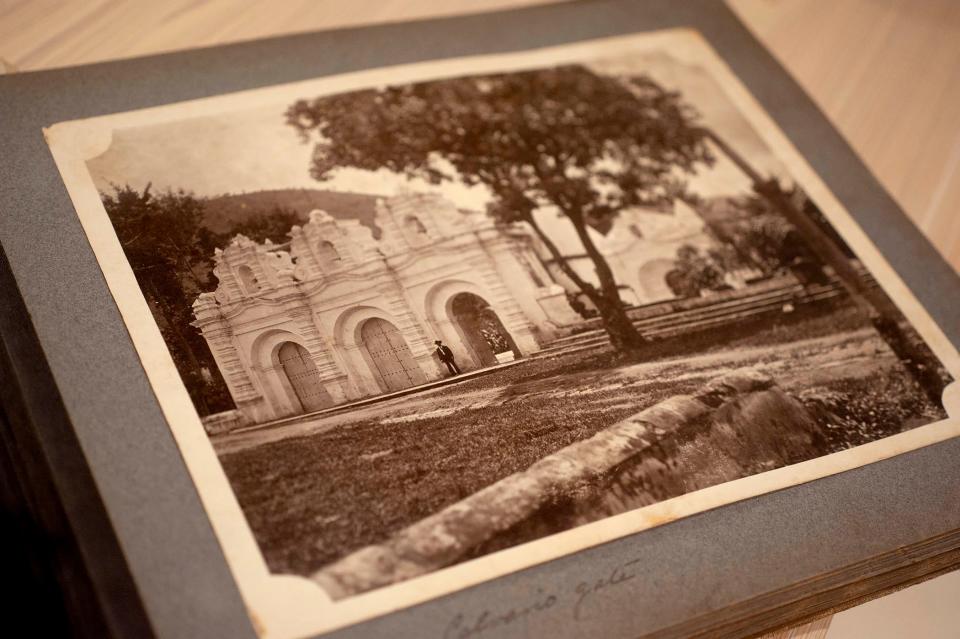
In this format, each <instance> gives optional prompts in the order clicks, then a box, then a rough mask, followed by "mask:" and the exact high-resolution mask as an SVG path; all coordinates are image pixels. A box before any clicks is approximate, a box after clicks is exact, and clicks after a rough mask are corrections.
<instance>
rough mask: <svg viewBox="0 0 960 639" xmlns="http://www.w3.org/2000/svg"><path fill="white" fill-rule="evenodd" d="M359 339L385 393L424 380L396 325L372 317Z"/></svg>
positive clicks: (361, 331) (366, 323)
mask: <svg viewBox="0 0 960 639" xmlns="http://www.w3.org/2000/svg"><path fill="white" fill-rule="evenodd" d="M360 338H361V339H362V340H363V347H364V348H365V349H366V351H367V354H368V355H369V356H370V360H371V361H372V362H373V365H374V367H375V368H376V369H377V372H378V373H379V374H380V378H381V379H382V380H383V383H384V385H385V386H386V390H387V391H388V392H389V391H395V390H400V389H402V388H408V387H410V386H414V385H416V384H420V383H422V382H423V381H424V378H423V372H422V371H421V370H420V366H419V365H417V361H416V360H415V359H414V358H413V353H412V352H411V351H410V347H409V346H408V345H407V342H406V340H404V339H403V336H402V335H401V334H400V331H399V330H397V327H396V326H394V325H393V324H391V323H390V322H388V321H386V320H383V319H380V318H378V317H375V318H373V319H370V320H367V321H366V322H365V323H364V325H363V328H361V329H360Z"/></svg>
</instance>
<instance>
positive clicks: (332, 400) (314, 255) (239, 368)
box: [193, 193, 712, 428]
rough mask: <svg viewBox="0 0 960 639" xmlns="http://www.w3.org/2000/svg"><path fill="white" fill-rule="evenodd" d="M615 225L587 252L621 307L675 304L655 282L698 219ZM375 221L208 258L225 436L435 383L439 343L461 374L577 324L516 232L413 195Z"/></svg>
mask: <svg viewBox="0 0 960 639" xmlns="http://www.w3.org/2000/svg"><path fill="white" fill-rule="evenodd" d="M621 217H622V220H618V222H617V223H616V225H615V227H614V228H613V229H612V230H611V231H610V232H609V233H608V234H607V235H606V236H599V237H598V245H599V246H600V247H601V250H602V251H603V252H604V253H605V254H606V255H607V258H608V260H609V261H610V263H611V266H612V267H613V269H614V273H615V275H616V277H617V278H618V281H620V282H622V283H625V286H624V290H625V293H626V294H625V295H624V300H625V301H626V302H628V303H632V304H642V303H647V302H652V301H656V300H658V299H665V298H667V297H670V296H672V294H671V293H670V292H669V289H666V288H665V285H664V284H663V282H662V279H663V275H665V273H666V270H668V268H667V267H668V266H671V265H672V261H671V260H670V256H673V255H675V254H676V249H677V248H678V247H679V246H680V245H682V244H684V243H685V244H691V245H695V246H702V245H706V244H707V243H709V242H711V241H712V240H711V239H710V237H709V235H708V233H707V232H706V230H705V228H704V224H703V222H702V220H700V219H699V217H698V216H696V214H695V213H692V216H691V215H690V214H689V212H685V211H681V212H680V214H679V215H677V214H676V212H675V214H674V215H663V214H661V213H650V212H646V213H645V212H642V211H637V212H628V213H625V214H624V215H623V216H621ZM552 218H553V219H554V220H555V221H553V222H551V221H550V220H545V223H546V224H545V228H546V229H548V232H549V233H550V234H551V239H554V240H555V242H556V243H557V244H558V245H560V246H561V247H562V248H563V250H564V254H566V255H569V256H570V259H571V263H572V264H574V265H575V268H578V270H582V271H583V272H584V275H585V276H586V277H588V278H589V279H593V277H594V276H593V274H592V268H590V267H589V265H588V264H586V263H584V262H583V260H582V259H580V258H579V257H578V255H577V253H578V252H582V247H581V248H579V249H578V247H577V245H576V244H574V243H573V242H570V241H568V238H567V237H566V235H565V234H566V233H567V230H566V229H565V228H564V227H563V225H562V223H563V222H565V220H561V218H559V217H557V216H556V215H553V216H552ZM374 224H375V227H376V228H375V229H374V228H371V227H369V226H366V225H364V224H361V223H360V222H359V221H357V220H349V219H348V220H344V219H339V220H337V219H334V218H333V217H331V216H330V215H328V214H327V213H325V212H323V211H313V212H312V213H311V214H310V217H309V221H307V222H306V223H305V224H303V225H302V226H294V227H293V228H292V229H291V231H290V233H289V237H290V241H289V242H288V243H286V244H282V245H277V244H273V243H271V242H270V241H269V240H267V241H266V242H264V243H257V242H254V241H252V240H250V239H248V238H246V237H243V236H237V237H235V238H234V239H233V241H232V242H231V243H230V245H229V246H227V247H226V248H224V249H222V250H220V249H218V250H217V251H216V254H215V256H214V264H215V266H214V270H213V272H214V275H215V276H216V277H217V279H218V281H219V284H218V287H217V289H216V291H214V292H212V293H203V294H201V295H200V296H199V297H198V298H197V300H196V301H195V302H194V305H193V311H194V316H195V318H196V320H195V322H194V326H196V327H197V328H198V329H199V330H200V331H201V333H202V335H203V337H204V338H205V340H206V341H207V343H208V345H209V347H210V350H211V352H212V353H213V356H214V359H215V360H216V362H217V365H218V367H219V369H220V372H221V373H222V375H223V378H224V380H225V382H226V384H227V387H228V389H229V391H230V394H231V396H232V397H233V399H234V402H235V404H236V406H237V413H234V414H233V416H232V417H231V422H232V423H231V425H230V427H235V426H236V425H239V423H243V424H258V423H264V422H269V421H272V420H276V419H281V418H284V417H288V416H293V415H298V414H303V413H310V412H314V411H318V410H323V409H325V408H328V407H332V406H335V405H338V404H343V403H347V402H351V401H354V400H358V399H361V398H364V397H369V396H373V395H379V394H384V393H390V392H394V391H398V390H402V389H404V388H409V387H412V386H417V385H420V384H423V383H426V382H428V381H430V380H435V379H439V378H441V377H443V376H445V375H446V372H445V369H444V370H442V364H441V363H440V362H439V361H438V359H437V358H436V356H435V355H434V345H433V342H434V340H437V339H439V340H442V341H443V342H444V343H445V344H447V345H448V346H449V347H450V348H451V349H452V350H453V352H454V354H455V356H456V360H457V362H458V364H459V365H460V366H461V368H463V369H465V370H470V369H474V368H479V367H484V366H489V365H492V364H496V363H498V362H505V361H509V360H512V359H515V358H519V357H524V356H527V355H530V354H532V353H535V352H536V351H538V350H539V349H540V348H541V345H542V344H545V343H547V342H549V341H550V340H551V339H553V338H554V337H556V336H557V335H558V333H560V332H563V330H564V328H566V327H569V326H571V325H573V324H576V323H577V322H579V321H580V320H581V318H580V317H579V316H578V315H577V314H576V313H575V312H574V311H573V309H572V308H571V307H570V305H569V303H568V302H567V291H568V290H570V288H571V287H570V285H569V283H567V282H565V281H564V279H563V277H562V274H559V272H558V269H557V268H556V265H552V264H551V263H550V260H549V256H548V254H547V253H546V251H545V250H544V249H543V247H542V246H540V244H539V242H538V241H537V239H536V237H535V236H534V235H533V234H532V233H530V232H528V231H527V230H526V229H524V228H515V229H508V230H504V229H502V228H497V227H496V226H495V225H494V223H493V221H492V220H491V219H490V218H489V217H488V216H487V215H486V214H484V213H481V212H471V211H463V210H460V209H457V208H456V207H455V206H454V205H453V204H452V203H451V202H449V201H446V200H445V199H443V198H442V197H441V196H439V195H436V194H423V193H403V194H399V195H396V196H393V197H390V198H385V199H381V200H378V201H377V204H376V214H375V219H374ZM651 247H652V248H651ZM214 418H216V416H214ZM205 421H207V420H205ZM214 428H216V427H214Z"/></svg>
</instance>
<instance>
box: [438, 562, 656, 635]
mask: <svg viewBox="0 0 960 639" xmlns="http://www.w3.org/2000/svg"><path fill="white" fill-rule="evenodd" d="M639 562H640V560H639V559H633V560H631V561H626V562H623V563H620V564H617V565H616V566H614V567H613V568H611V569H610V570H609V571H607V572H605V573H603V574H601V575H599V576H597V577H591V578H587V579H584V580H583V581H579V582H577V584H576V585H575V586H574V587H573V589H572V590H567V589H556V590H544V589H542V588H538V589H537V590H536V592H535V593H534V596H533V597H531V599H530V600H529V601H527V602H525V603H523V604H522V605H519V606H513V607H510V608H504V609H500V610H489V609H484V610H482V611H480V612H479V613H477V614H465V613H457V614H456V615H454V616H453V617H452V618H451V619H450V621H449V623H448V624H447V626H446V628H445V630H444V633H443V639H474V638H476V637H480V636H482V635H484V634H486V633H489V632H491V631H493V630H497V629H503V628H505V627H506V626H510V625H512V624H515V623H517V622H518V621H522V620H526V619H532V618H534V617H537V616H541V615H543V614H544V613H547V612H549V611H551V610H556V611H561V610H565V609H566V610H567V611H568V612H569V614H570V615H571V617H572V618H573V620H574V621H580V620H582V619H584V618H585V617H586V615H587V614H588V608H589V606H590V603H591V602H592V601H593V600H594V599H596V598H597V597H598V596H602V595H603V594H604V593H607V592H610V591H611V590H613V589H615V588H617V587H618V586H622V585H623V584H625V583H627V582H628V581H630V580H632V579H634V578H636V576H637V575H636V573H635V572H634V570H635V566H636V564H637V563H639Z"/></svg>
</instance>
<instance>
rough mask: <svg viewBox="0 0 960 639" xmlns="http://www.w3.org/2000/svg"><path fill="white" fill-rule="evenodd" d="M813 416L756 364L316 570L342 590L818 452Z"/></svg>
mask: <svg viewBox="0 0 960 639" xmlns="http://www.w3.org/2000/svg"><path fill="white" fill-rule="evenodd" d="M817 432H818V431H817V427H816V420H814V418H813V417H812V416H811V415H810V414H809V413H808V412H807V411H806V409H805V408H804V407H803V405H801V404H800V403H799V402H798V401H796V400H795V399H793V398H791V397H789V396H788V395H786V394H785V393H783V392H782V391H781V390H780V389H779V388H778V387H777V386H776V385H775V383H774V381H773V380H772V379H771V378H770V377H768V376H766V375H764V374H761V373H758V372H754V371H748V372H739V373H734V374H730V375H726V376H723V377H720V378H718V379H715V380H713V381H711V382H710V383H708V384H706V385H705V386H704V387H703V388H702V389H701V390H700V391H699V392H697V393H695V394H693V395H681V396H676V397H672V398H670V399H667V400H665V401H662V402H660V403H658V404H655V405H654V406H651V407H650V408H647V409H646V410H643V411H641V412H639V413H637V414H636V415H634V416H632V417H630V418H629V419H626V420H624V421H622V422H619V423H617V424H614V425H613V426H611V427H609V428H607V429H605V430H603V431H600V432H599V433H597V434H596V435H594V436H593V437H591V438H589V439H586V440H584V441H580V442H577V443H575V444H572V445H570V446H567V447H566V448H564V449H562V450H560V451H557V452H556V453H553V454H551V455H548V456H547V457H545V458H543V459H542V460H540V461H539V462H537V463H535V464H533V465H532V466H530V467H529V468H527V469H526V470H524V471H521V472H519V473H515V474H513V475H510V476H509V477H506V478H504V479H502V480H500V481H498V482H496V483H494V484H492V485H490V486H488V487H487V488H484V489H483V490H480V491H479V492H476V493H474V494H473V495H471V496H469V497H467V498H466V499H463V500H461V501H459V502H457V503H455V504H453V505H451V506H448V507H447V508H445V509H443V510H441V511H440V512H437V513H435V514H434V515H431V516H429V517H426V518H425V519H422V520H421V521H419V522H417V523H416V524H413V525H412V526H409V527H407V528H405V529H403V530H401V531H399V532H397V533H395V534H394V535H393V536H392V537H391V538H389V539H388V540H386V541H385V542H383V543H382V544H378V545H375V546H368V547H366V548H362V549H360V550H358V551H356V552H354V553H352V554H350V555H348V556H347V557H345V558H343V559H341V560H339V561H337V562H335V563H333V564H331V565H329V566H327V567H325V568H323V569H321V570H320V571H318V572H317V573H315V574H314V575H313V579H314V580H315V581H316V582H317V583H318V584H319V585H320V586H322V587H323V588H324V590H326V591H327V592H328V593H329V594H330V596H331V597H333V598H334V599H338V598H341V597H345V596H348V595H351V594H356V593H359V592H364V591H367V590H372V589H374V588H378V587H381V586H385V585H388V584H391V583H395V582H398V581H403V580H405V579H409V578H411V577H416V576H418V575H422V574H425V573H429V572H432V571H434V570H437V569H439V568H443V567H446V566H450V565H453V564H456V563H458V562H460V561H463V560H465V559H469V558H472V557H476V556H480V555H483V554H486V553H487V552H491V551H493V550H497V549H500V548H506V547H509V546H513V545H516V544H518V543H523V542H525V541H529V540H532V539H536V538H539V537H542V536H543V535H547V534H551V533H554V532H559V531H561V530H566V529H568V528H571V527H573V526H576V525H579V524H583V523H587V522H589V521H595V520H597V519H601V518H603V517H606V516H609V515H612V514H617V513H620V512H624V511H626V510H630V509H633V508H637V507H640V506H644V505H648V504H651V503H655V502H658V501H661V500H663V499H667V498H669V497H674V496H677V495H681V494H684V493H687V492H690V491H692V490H696V489H698V488H703V487H706V486H710V485H714V484H717V483H721V482H724V481H729V480H731V479H735V478H738V477H744V476H747V475H750V474H753V473H756V472H760V471H762V470H767V469H769V468H775V467H778V466H783V465H785V464H788V463H794V462H796V461H800V460H802V459H808V458H810V457H814V456H816V455H817V454H820V452H819V451H820V448H821V446H822V443H821V441H820V439H819V436H818V434H817Z"/></svg>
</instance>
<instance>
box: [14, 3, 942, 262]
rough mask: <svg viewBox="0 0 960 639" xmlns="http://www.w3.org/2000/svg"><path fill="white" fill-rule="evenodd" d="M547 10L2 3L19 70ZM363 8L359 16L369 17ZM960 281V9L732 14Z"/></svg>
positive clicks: (796, 6)
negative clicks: (419, 21)
mask: <svg viewBox="0 0 960 639" xmlns="http://www.w3.org/2000/svg"><path fill="white" fill-rule="evenodd" d="M545 2H546V0H474V1H473V2H470V3H465V4H456V3H444V2H438V0H406V1H399V0H381V1H379V2H375V3H374V2H368V3H357V2H356V1H355V0H352V1H351V0H326V1H322V2H310V1H308V0H287V1H283V2H278V1H262V0H261V1H257V2H243V3H240V2H234V1H230V0H213V1H208V2H200V1H197V0H170V1H167V2H152V1H145V0H135V1H129V2H121V1H118V0H99V1H86V2H85V1H81V0H77V1H68V2H63V1H53V0H7V1H4V2H0V58H3V59H5V60H6V61H7V62H9V63H12V65H13V66H14V67H16V68H19V69H20V70H33V69H43V68H50V67H58V66H69V65H76V64H82V63H87V62H96V61H101V60H108V59H115V58H121V57H130V56H137V55H146V54H151V53H160V52H165V51H171V50H176V49H183V48H188V47H195V46H210V45H215V44H221V43H224V42H234V41H238V40H247V39H252V38H259V37H267V36H275V35H282V34H288V33H294V32H302V31H311V30H319V29H331V28H336V27H344V26H353V25H359V24H368V23H373V22H389V21H397V20H409V19H416V18H425V17H431V16H440V15H454V14H459V13H465V12H467V11H471V12H473V11H487V10H495V9H503V8H510V7H518V6H526V5H532V4H543V3H545ZM361 4H362V10H361ZM729 4H730V5H731V6H732V7H733V8H734V9H735V10H736V11H737V12H738V13H739V15H740V16H741V18H742V19H743V20H744V21H745V22H746V23H747V24H748V25H749V26H750V27H751V28H752V29H753V30H754V31H755V33H756V34H757V35H758V37H760V39H761V40H763V41H764V43H765V44H766V45H767V46H768V47H769V48H770V49H771V50H772V51H773V53H774V55H776V56H777V57H778V58H779V59H780V60H781V62H782V63H783V64H784V66H786V67H787V68H788V69H789V70H790V72H791V73H792V74H793V75H794V76H795V77H796V78H797V79H798V80H799V81H800V83H801V84H802V85H803V86H804V87H805V88H806V89H807V91H809V92H810V94H811V95H812V96H813V98H814V99H815V100H816V101H817V103H818V104H819V105H820V107H821V108H822V109H823V110H824V111H825V112H826V114H827V115H828V117H830V118H831V120H833V122H834V123H835V124H836V125H837V126H838V128H839V129H840V131H841V132H842V133H843V134H844V135H845V136H846V137H847V138H848V140H849V141H850V142H851V144H852V145H853V147H854V148H855V149H856V150H857V151H858V152H859V153H860V154H861V155H862V156H863V158H864V160H865V161H866V163H867V165H868V166H869V167H870V168H871V170H873V172H874V173H875V174H876V175H877V176H878V177H879V179H880V181H881V182H882V183H883V184H884V185H885V186H886V188H887V189H888V190H889V191H890V192H891V194H892V195H893V196H894V197H895V198H896V199H897V200H898V202H899V203H900V204H901V205H902V206H903V208H904V209H905V210H906V212H907V213H908V214H909V215H910V217H911V218H912V219H913V220H914V221H915V222H916V223H917V224H918V225H919V226H920V228H921V229H922V230H923V231H924V232H925V233H926V234H927V235H928V237H930V238H931V239H932V241H933V243H934V244H935V245H936V246H937V248H938V249H939V250H940V251H941V252H942V253H943V254H944V256H946V257H947V258H948V260H949V261H950V262H951V263H952V264H953V265H954V267H955V268H957V269H958V270H960V118H958V117H957V116H958V114H960V2H957V1H956V0H837V1H835V2H827V1H825V0H729Z"/></svg>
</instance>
